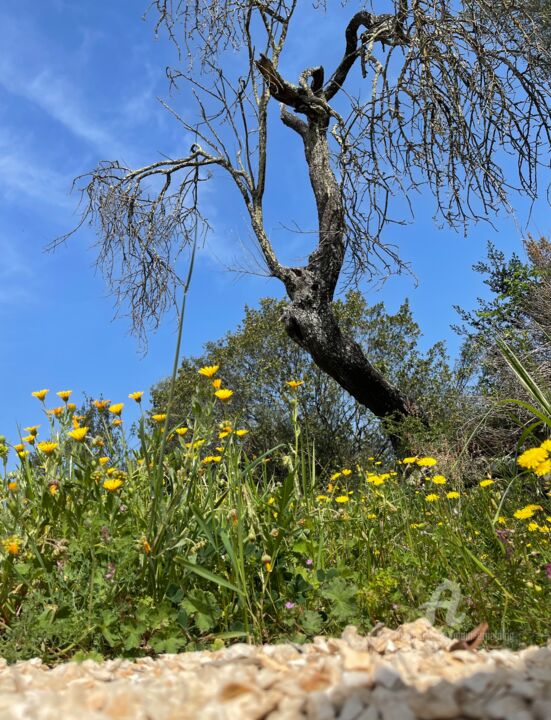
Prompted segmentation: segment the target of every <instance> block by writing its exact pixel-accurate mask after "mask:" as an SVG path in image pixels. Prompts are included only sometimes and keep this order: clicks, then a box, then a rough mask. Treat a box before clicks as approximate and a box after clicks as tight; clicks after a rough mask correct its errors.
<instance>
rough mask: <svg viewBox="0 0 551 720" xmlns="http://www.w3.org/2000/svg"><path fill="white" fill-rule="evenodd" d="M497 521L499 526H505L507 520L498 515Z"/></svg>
mask: <svg viewBox="0 0 551 720" xmlns="http://www.w3.org/2000/svg"><path fill="white" fill-rule="evenodd" d="M497 521H498V523H499V524H500V525H505V524H506V523H507V518H506V517H505V516H504V515H500V516H499V517H498V519H497Z"/></svg>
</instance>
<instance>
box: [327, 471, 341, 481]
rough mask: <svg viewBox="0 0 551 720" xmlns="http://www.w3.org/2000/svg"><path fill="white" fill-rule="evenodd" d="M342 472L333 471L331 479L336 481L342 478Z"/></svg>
mask: <svg viewBox="0 0 551 720" xmlns="http://www.w3.org/2000/svg"><path fill="white" fill-rule="evenodd" d="M341 474H342V473H340V472H336V473H333V474H332V475H331V477H330V478H329V479H330V480H331V481H332V482H334V481H335V480H338V479H339V478H340V476H341Z"/></svg>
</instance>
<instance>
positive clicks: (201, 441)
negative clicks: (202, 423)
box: [185, 440, 205, 448]
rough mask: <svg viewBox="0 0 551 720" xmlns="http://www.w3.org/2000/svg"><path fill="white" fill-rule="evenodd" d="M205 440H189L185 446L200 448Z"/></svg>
mask: <svg viewBox="0 0 551 720" xmlns="http://www.w3.org/2000/svg"><path fill="white" fill-rule="evenodd" d="M204 444H205V441H204V440H196V441H195V442H188V443H186V444H185V447H187V448H200V447H201V445H204Z"/></svg>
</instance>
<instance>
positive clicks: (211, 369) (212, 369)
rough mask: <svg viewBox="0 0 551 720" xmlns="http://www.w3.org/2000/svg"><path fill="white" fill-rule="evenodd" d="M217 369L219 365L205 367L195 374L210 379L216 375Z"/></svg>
mask: <svg viewBox="0 0 551 720" xmlns="http://www.w3.org/2000/svg"><path fill="white" fill-rule="evenodd" d="M219 369H220V365H205V367H202V368H200V369H199V370H198V371H197V372H198V373H199V375H203V376H204V377H208V378H211V377H213V375H216V373H217V372H218V370H219Z"/></svg>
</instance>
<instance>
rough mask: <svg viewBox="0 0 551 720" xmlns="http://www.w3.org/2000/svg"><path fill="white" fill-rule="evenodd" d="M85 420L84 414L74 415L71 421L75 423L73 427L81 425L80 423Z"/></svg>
mask: <svg viewBox="0 0 551 720" xmlns="http://www.w3.org/2000/svg"><path fill="white" fill-rule="evenodd" d="M82 420H84V415H73V417H72V418H71V422H72V423H73V427H74V428H77V427H80V423H81V422H82Z"/></svg>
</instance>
